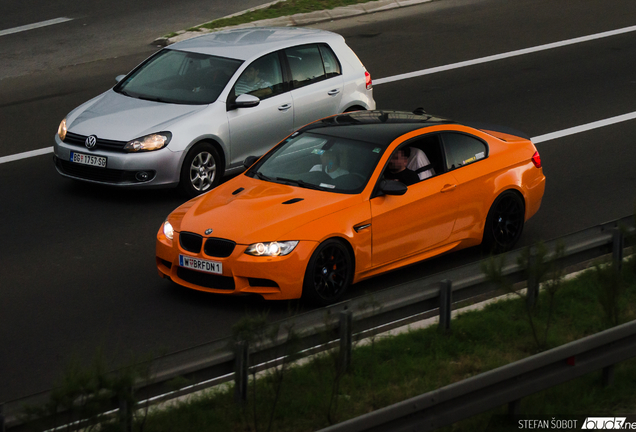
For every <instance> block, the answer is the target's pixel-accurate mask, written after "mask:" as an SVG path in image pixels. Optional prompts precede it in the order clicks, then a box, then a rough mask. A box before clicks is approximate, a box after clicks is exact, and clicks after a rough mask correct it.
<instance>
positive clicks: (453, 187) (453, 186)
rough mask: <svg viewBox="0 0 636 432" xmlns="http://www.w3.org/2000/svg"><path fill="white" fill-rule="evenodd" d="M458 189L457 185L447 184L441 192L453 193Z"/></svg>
mask: <svg viewBox="0 0 636 432" xmlns="http://www.w3.org/2000/svg"><path fill="white" fill-rule="evenodd" d="M456 187H457V185H456V184H446V185H444V187H443V188H442V190H441V192H442V193H444V192H452V191H454V190H455V188H456Z"/></svg>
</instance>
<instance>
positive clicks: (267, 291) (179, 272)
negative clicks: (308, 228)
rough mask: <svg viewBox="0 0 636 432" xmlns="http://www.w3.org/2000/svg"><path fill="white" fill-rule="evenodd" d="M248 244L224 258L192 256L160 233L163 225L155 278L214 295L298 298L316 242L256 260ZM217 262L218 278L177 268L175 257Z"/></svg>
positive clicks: (271, 298)
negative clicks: (246, 250)
mask: <svg viewBox="0 0 636 432" xmlns="http://www.w3.org/2000/svg"><path fill="white" fill-rule="evenodd" d="M247 246H248V245H241V244H237V245H236V247H235V248H234V251H233V252H232V254H231V255H230V256H228V257H226V258H218V257H212V256H207V255H205V253H204V252H201V253H198V254H193V253H191V252H187V251H185V250H184V249H182V247H181V246H180V244H179V233H175V237H174V239H173V240H169V239H168V238H166V237H165V235H164V234H163V226H162V227H161V228H160V229H159V232H158V233H157V247H156V261H157V270H158V271H159V276H161V277H164V278H168V279H171V280H172V281H173V282H175V283H177V284H179V285H182V286H184V287H187V288H191V289H195V290H199V291H206V292H211V293H217V294H233V295H240V294H258V295H261V296H262V297H263V298H264V299H266V300H288V299H295V298H300V296H301V295H302V286H303V280H304V277H305V270H306V268H307V263H308V262H309V258H310V257H311V254H312V253H313V251H314V249H315V248H316V246H317V242H310V241H301V242H299V243H298V245H297V246H296V248H295V249H294V250H293V251H292V252H291V253H290V254H289V255H286V256H280V257H256V256H252V255H247V254H246V253H245V249H246V248H247ZM180 254H181V255H187V256H192V257H197V258H200V259H204V260H210V261H217V262H220V263H221V264H222V266H223V273H222V274H221V275H216V274H210V273H204V272H201V271H197V270H193V269H187V268H184V267H180V266H179V255H180Z"/></svg>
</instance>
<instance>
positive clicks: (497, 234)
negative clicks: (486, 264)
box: [482, 190, 525, 253]
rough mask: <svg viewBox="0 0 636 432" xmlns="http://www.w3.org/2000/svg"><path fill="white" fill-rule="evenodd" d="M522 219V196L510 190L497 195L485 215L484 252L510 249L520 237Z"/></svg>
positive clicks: (523, 215) (523, 209)
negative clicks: (486, 215)
mask: <svg viewBox="0 0 636 432" xmlns="http://www.w3.org/2000/svg"><path fill="white" fill-rule="evenodd" d="M524 221H525V203H524V201H523V198H522V197H521V196H520V195H519V194H518V193H517V192H514V191H510V190H509V191H506V192H504V193H502V194H501V195H499V196H498V197H497V199H496V200H495V202H494V203H493V204H492V207H491V208H490V211H489V212H488V217H486V225H485V226H484V237H483V241H482V245H483V247H484V249H485V250H486V252H494V253H501V252H507V251H509V250H511V249H512V248H513V247H514V245H515V244H516V243H517V241H518V240H519V238H520V237H521V233H522V232H523V225H524Z"/></svg>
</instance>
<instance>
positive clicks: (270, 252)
mask: <svg viewBox="0 0 636 432" xmlns="http://www.w3.org/2000/svg"><path fill="white" fill-rule="evenodd" d="M297 244H298V241H297V240H295V241H283V242H263V243H254V244H251V245H249V246H248V247H247V250H246V251H245V253H246V254H248V255H254V256H269V257H274V256H283V255H287V254H289V253H290V252H291V251H293V250H294V248H295V247H296V245H297Z"/></svg>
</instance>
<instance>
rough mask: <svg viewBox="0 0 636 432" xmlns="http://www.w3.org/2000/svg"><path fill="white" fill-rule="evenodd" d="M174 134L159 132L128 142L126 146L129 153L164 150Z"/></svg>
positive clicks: (125, 148)
mask: <svg viewBox="0 0 636 432" xmlns="http://www.w3.org/2000/svg"><path fill="white" fill-rule="evenodd" d="M171 138H172V134H171V133H170V132H159V133H154V134H150V135H146V136H143V137H141V138H137V139H134V140H132V141H128V142H127V143H126V145H125V146H124V150H125V151H127V152H137V151H152V150H159V149H160V148H164V147H165V146H167V145H168V143H169V142H170V139H171Z"/></svg>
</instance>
